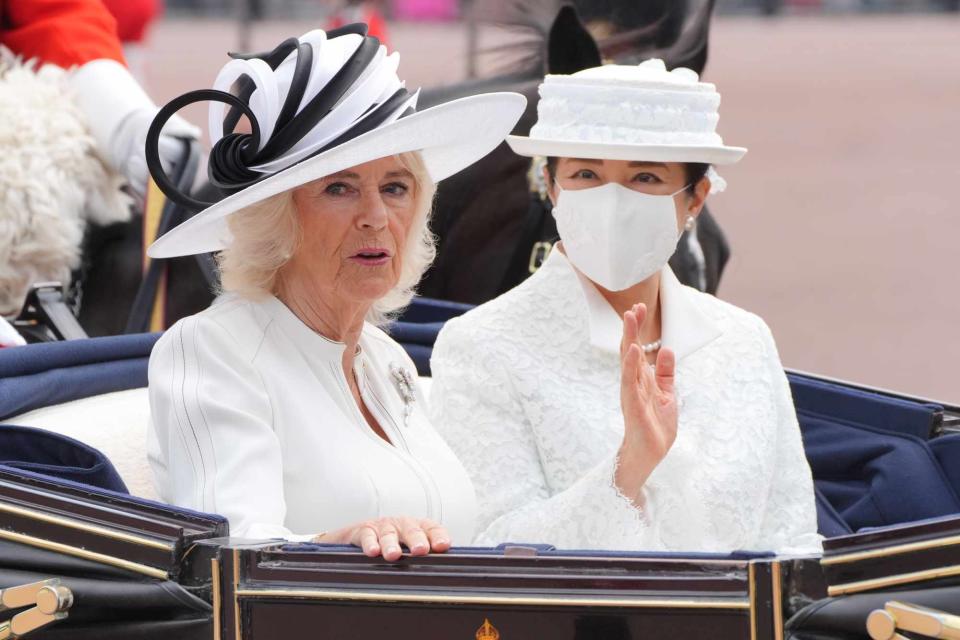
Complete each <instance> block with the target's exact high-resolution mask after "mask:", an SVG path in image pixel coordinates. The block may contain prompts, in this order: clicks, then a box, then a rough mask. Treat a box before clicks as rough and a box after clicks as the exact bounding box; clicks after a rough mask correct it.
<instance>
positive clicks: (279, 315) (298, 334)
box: [261, 295, 367, 362]
mask: <svg viewBox="0 0 960 640" xmlns="http://www.w3.org/2000/svg"><path fill="white" fill-rule="evenodd" d="M261 305H262V306H263V308H264V309H265V310H266V311H267V313H268V314H269V315H270V317H271V318H273V319H274V320H275V321H276V322H277V323H278V324H279V326H280V327H281V329H282V331H283V333H284V334H286V336H287V337H288V338H290V339H291V340H293V341H294V342H295V343H296V344H298V345H299V346H300V347H302V348H303V350H304V352H305V353H308V354H311V355H314V356H317V357H320V358H323V359H325V360H331V361H334V362H340V360H341V359H342V358H343V351H344V350H345V349H346V348H347V345H346V344H344V343H343V342H338V341H336V340H331V339H330V338H327V337H325V336H323V335H321V334H319V333H317V332H316V331H314V330H313V329H311V328H310V327H308V326H307V325H306V324H304V323H303V321H302V320H301V319H300V318H298V317H297V315H296V314H295V313H294V312H293V311H291V310H290V309H289V307H287V305H285V304H283V302H281V301H280V299H279V298H277V297H276V296H272V295H271V296H268V297H266V298H264V300H263V301H262V302H261ZM366 329H367V327H366V325H364V332H366ZM362 340H363V337H362V336H361V341H362ZM357 351H358V355H359V351H360V346H359V345H357Z"/></svg>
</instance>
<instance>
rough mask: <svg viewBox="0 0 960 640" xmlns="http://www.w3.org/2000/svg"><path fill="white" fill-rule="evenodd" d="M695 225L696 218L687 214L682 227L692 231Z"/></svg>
mask: <svg viewBox="0 0 960 640" xmlns="http://www.w3.org/2000/svg"><path fill="white" fill-rule="evenodd" d="M696 225H697V219H696V218H694V217H693V216H687V220H686V222H684V223H683V228H684V229H686V230H687V231H693V228H694V227H695V226H696Z"/></svg>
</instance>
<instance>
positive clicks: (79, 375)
mask: <svg viewBox="0 0 960 640" xmlns="http://www.w3.org/2000/svg"><path fill="white" fill-rule="evenodd" d="M159 337H160V334H158V333H150V334H137V335H130V336H110V337H107V338H90V339H88V340H70V341H67V342H52V343H46V344H31V345H27V346H25V347H17V348H15V349H0V420H5V419H7V418H9V417H11V416H15V415H18V414H21V413H25V412H27V411H31V410H33V409H39V408H41V407H48V406H50V405H54V404H60V403H62V402H69V401H70V400H77V399H79V398H87V397H89V396H95V395H100V394H103V393H109V392H111V391H123V390H125V389H136V388H138V387H145V386H146V385H147V361H148V359H149V357H150V350H151V349H152V348H153V345H154V343H155V342H156V341H157V339H158V338H159Z"/></svg>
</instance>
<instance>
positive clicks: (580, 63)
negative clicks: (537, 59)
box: [546, 5, 603, 75]
mask: <svg viewBox="0 0 960 640" xmlns="http://www.w3.org/2000/svg"><path fill="white" fill-rule="evenodd" d="M602 63H603V58H601V57H600V49H599V48H597V42H596V40H594V39H593V36H591V35H590V32H589V31H587V28H586V27H584V26H583V23H582V22H580V16H578V15H577V10H576V9H574V8H573V7H572V6H570V5H564V6H563V7H561V9H560V12H559V13H558V14H557V17H556V19H554V21H553V25H552V26H551V27H550V35H549V36H548V37H547V69H546V71H547V73H557V74H564V75H568V74H571V73H576V72H577V71H582V70H583V69H589V68H591V67H599V66H600V65H601V64H602Z"/></svg>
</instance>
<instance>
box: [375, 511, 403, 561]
mask: <svg viewBox="0 0 960 640" xmlns="http://www.w3.org/2000/svg"><path fill="white" fill-rule="evenodd" d="M378 533H379V535H380V549H381V550H382V552H383V559H384V560H388V561H391V562H392V561H394V560H397V559H398V558H399V557H400V556H401V555H403V551H402V550H401V549H400V532H399V531H397V527H396V525H395V524H394V523H393V522H392V521H389V520H388V521H386V522H382V523H381V524H380V527H379V531H378Z"/></svg>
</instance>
